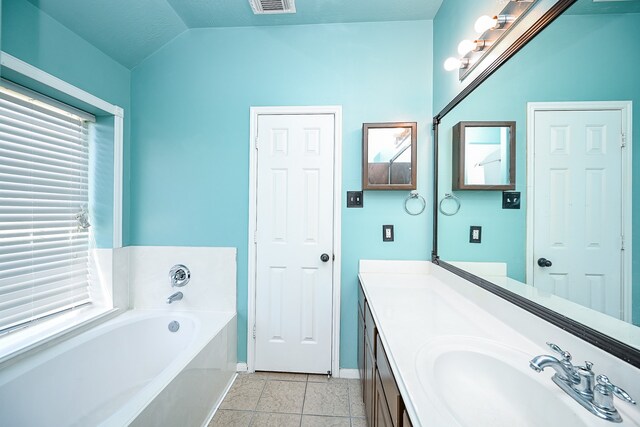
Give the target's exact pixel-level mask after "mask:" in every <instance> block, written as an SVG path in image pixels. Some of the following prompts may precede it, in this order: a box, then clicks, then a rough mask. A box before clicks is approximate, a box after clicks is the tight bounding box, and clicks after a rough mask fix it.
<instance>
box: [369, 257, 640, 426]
mask: <svg viewBox="0 0 640 427" xmlns="http://www.w3.org/2000/svg"><path fill="white" fill-rule="evenodd" d="M359 280H360V290H359V300H358V316H359V317H358V319H359V327H358V365H359V366H358V367H359V369H360V371H361V380H362V387H363V390H362V392H363V397H364V401H365V408H366V414H367V420H368V425H369V426H371V427H376V426H395V427H399V426H402V427H406V426H428V427H440V426H442V427H444V426H447V427H449V426H474V427H476V426H477V427H481V426H492V427H495V426H543V425H548V426H552V425H565V426H603V427H604V426H612V425H616V424H614V423H611V422H609V421H605V420H603V419H600V418H598V417H597V416H595V415H593V414H591V413H590V412H588V411H587V410H586V409H584V408H583V407H582V406H581V405H580V404H579V403H578V402H576V401H575V400H574V399H572V398H571V397H570V396H569V395H568V394H567V393H565V392H564V391H563V390H561V389H560V388H559V387H558V386H556V384H554V382H553V381H552V379H551V377H552V374H554V371H553V370H552V369H545V370H543V371H542V372H540V373H538V372H536V371H535V370H533V369H532V368H530V366H529V364H530V361H531V360H532V359H533V358H534V357H535V356H538V355H554V357H557V358H558V359H561V356H560V355H558V354H557V353H556V352H554V351H553V350H552V349H550V348H549V347H547V346H546V344H545V343H546V342H552V343H555V344H556V345H557V346H559V347H560V348H561V349H562V350H564V351H568V352H571V354H572V355H573V363H574V364H575V365H576V366H578V365H583V364H585V362H584V361H589V362H592V363H593V368H592V369H593V371H594V372H595V373H596V374H605V375H607V377H608V378H610V380H611V381H612V382H613V383H615V384H616V385H618V386H619V387H620V388H621V389H624V390H625V391H626V392H628V394H629V395H631V396H633V397H636V399H637V398H638V397H640V370H639V369H637V368H635V367H633V366H631V365H629V364H626V363H621V362H620V360H619V359H617V358H616V357H614V356H612V355H611V354H609V353H607V352H605V351H602V350H600V349H598V348H597V347H595V346H592V345H590V344H588V343H586V342H585V341H583V340H581V339H579V338H578V337H576V336H575V335H572V334H570V333H567V332H565V331H563V330H562V329H560V328H558V327H555V326H553V325H552V324H550V323H548V322H546V321H545V320H543V319H541V318H539V317H538V316H535V315H533V314H531V313H529V312H527V311H526V310H523V309H521V308H519V307H517V306H515V305H513V304H511V303H509V302H508V301H506V300H504V299H502V298H500V297H498V296H496V295H494V294H492V293H490V292H488V291H486V290H484V289H482V288H480V287H477V286H469V282H468V281H466V280H465V279H463V278H461V277H459V276H457V275H455V274H453V273H451V272H450V271H447V270H446V269H443V268H441V267H439V266H437V265H436V264H433V263H431V262H428V261H373V260H361V261H360V268H359ZM614 404H615V407H616V408H617V410H618V412H619V414H620V415H621V417H622V420H623V421H622V423H621V424H620V425H622V426H638V425H640V408H639V407H638V405H631V404H628V403H626V402H623V401H622V400H621V399H615V401H614Z"/></svg>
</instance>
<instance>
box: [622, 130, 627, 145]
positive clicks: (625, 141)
mask: <svg viewBox="0 0 640 427" xmlns="http://www.w3.org/2000/svg"><path fill="white" fill-rule="evenodd" d="M626 146H627V134H626V133H623V134H622V142H621V143H620V147H622V148H624V147H626Z"/></svg>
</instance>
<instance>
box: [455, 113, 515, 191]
mask: <svg viewBox="0 0 640 427" xmlns="http://www.w3.org/2000/svg"><path fill="white" fill-rule="evenodd" d="M515 131H516V123H515V122H458V124H456V125H455V126H454V127H453V146H452V148H453V153H452V160H453V174H452V176H453V181H452V188H453V189H454V190H513V189H514V188H515V186H516V183H515V177H516V171H515V164H514V161H515V143H516V136H515Z"/></svg>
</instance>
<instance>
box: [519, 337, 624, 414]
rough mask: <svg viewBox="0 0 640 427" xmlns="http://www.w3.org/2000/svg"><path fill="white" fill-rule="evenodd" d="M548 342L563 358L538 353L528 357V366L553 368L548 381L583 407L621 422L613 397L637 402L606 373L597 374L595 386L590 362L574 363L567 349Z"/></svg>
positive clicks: (539, 370)
mask: <svg viewBox="0 0 640 427" xmlns="http://www.w3.org/2000/svg"><path fill="white" fill-rule="evenodd" d="M547 345H548V346H549V347H550V348H551V349H552V350H553V351H555V352H557V353H559V354H560V356H562V360H558V359H557V358H555V357H553V356H549V355H546V354H541V355H539V356H536V357H534V358H533V359H531V361H530V362H529V367H530V368H531V369H533V370H534V371H536V372H542V371H543V370H544V369H545V368H547V367H550V368H552V369H553V370H555V371H556V373H555V374H553V376H552V377H551V380H552V381H553V382H554V383H556V385H557V386H558V387H560V388H561V389H562V390H563V391H564V392H565V393H567V394H568V395H569V396H571V397H572V398H573V399H574V400H575V401H576V402H578V403H579V404H580V405H582V406H583V407H584V408H585V409H587V410H588V411H589V412H591V413H592V414H594V415H596V416H598V417H600V418H602V419H605V420H607V421H612V422H614V423H619V422H622V417H621V416H620V413H619V412H618V410H617V409H616V408H615V406H614V405H613V396H616V397H618V398H620V399H622V400H624V401H626V402H628V403H631V404H633V405H635V404H636V402H635V400H633V399H632V398H631V396H629V395H628V394H627V392H625V391H624V390H622V389H621V388H620V387H618V386H616V385H614V384H611V382H610V381H609V378H607V377H606V376H605V375H598V377H597V378H596V381H597V385H595V386H594V377H595V375H594V373H593V371H592V370H591V368H592V367H593V363H591V362H585V365H584V366H574V365H573V364H572V363H571V354H570V353H569V352H568V351H563V350H562V349H561V348H560V347H558V346H557V345H555V344H553V343H547Z"/></svg>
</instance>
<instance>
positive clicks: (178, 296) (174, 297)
mask: <svg viewBox="0 0 640 427" xmlns="http://www.w3.org/2000/svg"><path fill="white" fill-rule="evenodd" d="M183 296H184V295H182V292H176V293H173V294H171V295H169V298H167V304H171V303H172V302H174V301H180V300H181V299H182V297H183Z"/></svg>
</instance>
